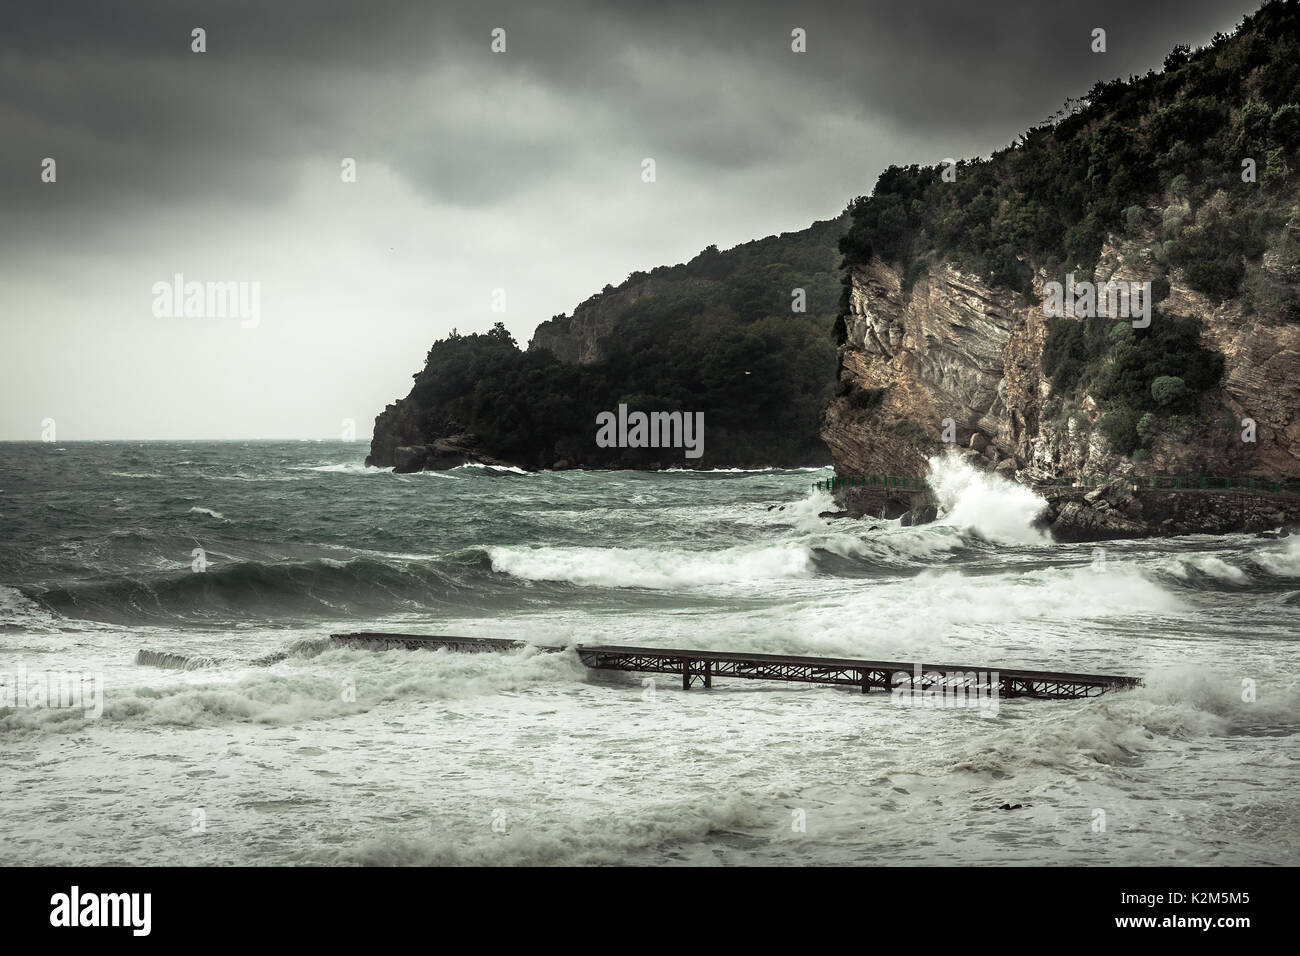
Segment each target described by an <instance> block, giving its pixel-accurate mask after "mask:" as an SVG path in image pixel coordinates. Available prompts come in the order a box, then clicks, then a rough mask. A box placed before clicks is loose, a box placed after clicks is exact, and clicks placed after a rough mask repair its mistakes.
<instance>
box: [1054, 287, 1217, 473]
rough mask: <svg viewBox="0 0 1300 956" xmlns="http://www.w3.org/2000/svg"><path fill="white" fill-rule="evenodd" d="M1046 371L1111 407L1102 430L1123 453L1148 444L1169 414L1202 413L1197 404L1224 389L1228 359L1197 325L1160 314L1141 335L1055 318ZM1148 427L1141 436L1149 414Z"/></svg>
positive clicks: (1057, 384) (1059, 386) (1097, 322)
mask: <svg viewBox="0 0 1300 956" xmlns="http://www.w3.org/2000/svg"><path fill="white" fill-rule="evenodd" d="M1043 371H1045V372H1046V373H1047V374H1048V375H1050V376H1051V377H1052V382H1053V384H1054V388H1055V391H1056V392H1057V393H1058V394H1064V395H1066V396H1069V395H1071V394H1072V393H1077V392H1078V391H1079V388H1078V386H1079V385H1080V384H1081V383H1086V384H1087V391H1088V394H1090V395H1091V396H1092V397H1093V399H1095V400H1096V401H1097V402H1098V403H1100V405H1101V406H1102V407H1103V408H1105V409H1106V412H1105V414H1104V415H1103V416H1102V418H1101V420H1100V422H1099V427H1100V428H1101V430H1102V432H1103V433H1104V434H1105V435H1106V437H1107V438H1108V439H1110V442H1111V446H1112V447H1113V448H1114V449H1115V450H1116V451H1117V452H1120V453H1121V454H1125V455H1130V454H1132V453H1133V452H1135V451H1137V450H1138V449H1139V448H1142V447H1145V446H1146V445H1148V444H1149V443H1150V441H1151V439H1152V438H1154V437H1155V435H1156V434H1157V433H1158V430H1159V427H1160V421H1161V419H1160V415H1161V414H1162V413H1170V414H1178V413H1185V412H1190V411H1193V410H1194V409H1195V399H1196V398H1197V397H1198V396H1199V395H1201V394H1202V393H1204V392H1206V391H1208V390H1209V389H1211V388H1213V387H1214V386H1215V385H1217V384H1218V382H1219V378H1220V376H1221V375H1222V374H1223V356H1222V355H1220V354H1219V353H1217V352H1214V351H1211V350H1210V349H1207V348H1205V347H1204V346H1203V345H1201V344H1200V330H1199V328H1198V327H1197V324H1196V322H1194V321H1192V320H1191V319H1182V318H1178V317H1176V316H1172V315H1162V314H1160V312H1159V311H1157V312H1156V314H1154V315H1153V316H1152V319H1151V325H1150V326H1149V327H1148V328H1145V329H1135V328H1133V327H1132V326H1131V325H1129V324H1127V323H1121V322H1116V321H1115V320H1114V319H1109V318H1094V319H1080V320H1074V319H1051V320H1049V322H1048V325H1047V342H1046V344H1045V345H1044V347H1043ZM1147 415H1150V416H1151V417H1150V418H1148V419H1147V424H1146V427H1145V428H1144V429H1143V430H1142V431H1144V432H1145V433H1146V434H1142V433H1141V432H1140V431H1139V428H1138V425H1139V423H1140V422H1141V421H1142V419H1143V417H1144V416H1147Z"/></svg>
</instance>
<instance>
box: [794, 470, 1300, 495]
mask: <svg viewBox="0 0 1300 956" xmlns="http://www.w3.org/2000/svg"><path fill="white" fill-rule="evenodd" d="M1116 477H1122V476H1116V475H1079V476H1078V477H1076V478H1073V479H1071V478H1058V479H1057V480H1056V481H1055V482H1045V483H1040V485H1039V487H1043V486H1050V485H1057V486H1062V487H1075V488H1100V487H1101V486H1102V485H1105V484H1109V483H1110V482H1111V481H1113V480H1114V479H1115V478H1116ZM1124 480H1125V481H1130V482H1132V483H1133V485H1135V486H1136V487H1138V488H1156V489H1163V490H1167V491H1247V492H1250V491H1253V492H1259V493H1263V494H1273V495H1300V482H1294V481H1293V482H1286V481H1266V480H1265V479H1263V478H1220V477H1215V476H1211V475H1196V476H1188V475H1142V476H1132V475H1130V476H1127V477H1125V478H1124ZM813 487H814V488H817V489H819V490H821V491H835V490H837V489H839V488H881V489H885V488H890V489H898V490H900V491H925V490H926V489H927V488H929V487H930V483H929V481H928V480H927V479H925V478H923V477H918V476H914V475H835V476H834V477H833V478H823V479H822V480H821V481H818V482H816V483H815V484H814V485H813Z"/></svg>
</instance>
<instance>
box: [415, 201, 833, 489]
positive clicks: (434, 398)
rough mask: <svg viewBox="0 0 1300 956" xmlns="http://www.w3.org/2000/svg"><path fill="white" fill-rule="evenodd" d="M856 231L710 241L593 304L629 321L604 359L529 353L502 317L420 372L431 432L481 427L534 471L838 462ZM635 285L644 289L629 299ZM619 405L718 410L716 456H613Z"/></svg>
mask: <svg viewBox="0 0 1300 956" xmlns="http://www.w3.org/2000/svg"><path fill="white" fill-rule="evenodd" d="M845 225H846V221H845V219H844V218H840V219H838V220H830V221H826V222H820V223H816V224H814V225H813V226H812V227H810V228H809V229H805V230H802V231H800V232H795V233H785V234H783V235H781V236H771V237H768V238H767V239H760V240H755V241H753V242H748V243H745V244H743V245H740V246H737V247H735V248H734V249H731V250H728V251H726V252H720V251H718V249H717V248H716V247H714V246H710V247H709V248H708V249H705V250H704V251H703V252H701V253H700V254H699V255H698V256H696V257H695V258H694V259H692V260H691V261H690V262H687V263H684V264H681V265H676V266H661V267H659V268H656V269H654V270H652V271H651V272H649V273H645V272H635V273H633V274H632V275H630V276H629V277H628V279H627V281H626V282H624V283H623V284H622V285H620V286H619V287H617V288H614V287H612V286H606V288H605V289H604V290H603V291H602V292H600V293H597V294H596V295H595V296H592V297H591V298H590V299H588V300H587V301H586V302H584V303H582V305H580V306H579V309H582V308H593V307H598V306H604V307H609V308H612V309H615V310H616V311H617V321H616V323H615V330H614V333H613V334H612V335H611V336H610V338H609V340H608V341H605V342H603V343H602V346H601V353H602V360H601V361H599V362H596V363H593V364H588V365H571V364H565V363H563V362H561V361H559V360H558V359H556V358H555V357H554V356H553V355H551V353H550V352H548V351H545V350H542V349H537V350H530V351H521V350H519V348H518V347H517V346H516V344H515V342H514V340H513V339H512V338H511V336H510V334H509V333H508V332H507V331H506V329H505V328H504V327H503V326H501V325H500V324H499V323H498V325H497V327H496V328H495V329H493V330H492V331H490V332H488V333H485V334H479V335H458V334H455V333H453V335H452V336H451V337H449V338H447V339H444V340H441V341H439V342H437V343H435V344H434V346H433V348H432V349H430V351H429V355H428V360H427V364H426V366H425V368H424V370H423V371H422V372H420V373H419V374H418V375H417V376H416V384H415V388H414V389H413V390H412V393H411V397H410V399H409V401H412V402H414V403H415V404H416V406H417V407H418V408H419V409H421V410H422V414H423V416H424V420H423V422H422V428H421V430H422V432H423V434H424V435H425V436H429V437H433V436H439V435H445V434H448V433H450V432H453V431H460V430H463V431H467V432H469V433H471V434H472V435H474V436H475V437H476V438H477V439H478V441H479V442H480V444H481V445H482V446H483V447H484V448H485V449H486V450H488V451H489V452H490V453H492V454H493V455H495V456H496V457H499V458H504V459H507V460H511V461H517V462H519V463H521V464H524V465H527V466H540V467H545V466H549V465H552V464H554V463H555V462H556V461H558V460H561V459H564V460H567V461H569V462H570V463H572V464H584V465H601V464H613V463H620V464H624V465H628V464H631V465H636V464H648V463H651V462H656V461H657V462H660V463H662V464H664V465H669V464H672V465H677V466H680V465H683V464H686V465H690V464H697V465H702V466H704V467H718V466H720V465H738V464H811V463H820V462H824V461H826V460H828V458H829V455H828V452H827V450H826V447H825V445H824V444H822V442H821V441H820V439H819V438H818V416H819V413H820V410H821V406H822V405H823V404H824V402H825V400H826V398H827V396H828V393H829V389H830V388H832V387H833V385H834V380H835V353H834V346H833V344H832V342H831V341H830V340H829V338H828V336H827V334H826V330H827V329H828V328H829V327H830V325H831V324H832V321H833V317H834V314H835V311H836V308H837V305H836V303H837V297H838V291H839V289H838V280H837V277H836V272H835V270H836V266H837V258H838V257H837V255H836V248H835V247H836V242H837V241H838V239H839V236H840V235H841V234H842V233H843V230H844V228H845ZM794 289H803V290H804V291H805V294H806V311H804V312H794V311H792V301H793V300H792V290H794ZM627 291H632V292H635V293H637V294H635V295H620V294H621V293H624V292H627ZM557 318H558V320H559V321H566V320H565V317H557ZM619 403H626V404H627V405H628V406H629V408H631V409H634V410H641V411H647V412H648V411H674V410H681V411H687V412H703V413H704V416H705V442H704V452H705V453H704V457H703V458H702V459H700V460H699V461H684V460H682V453H681V452H680V451H677V450H662V449H643V450H636V451H634V450H624V449H599V448H597V447H596V445H595V432H596V425H595V417H596V414H597V413H598V412H601V411H606V410H609V411H613V410H614V409H616V408H617V406H618V404H619Z"/></svg>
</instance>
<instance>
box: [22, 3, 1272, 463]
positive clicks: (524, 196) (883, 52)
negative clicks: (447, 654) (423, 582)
mask: <svg viewBox="0 0 1300 956" xmlns="http://www.w3.org/2000/svg"><path fill="white" fill-rule="evenodd" d="M1257 5H1258V4H1257V2H1255V0H1251V2H1244V0H1242V2H1238V0H1181V2H1165V3H1143V2H1140V0H1103V2H1093V3H1061V2H1052V0H998V2H994V0H980V2H972V0H950V2H940V0H906V2H901V0H900V2H896V3H880V2H872V0H859V2H853V3H818V2H813V3H809V2H797V3H796V2H791V3H776V2H753V0H728V2H707V0H700V2H680V3H679V2H667V3H654V2H644V3H636V4H633V3H622V4H613V3H596V2H559V3H556V2H547V0H515V2H511V3H492V2H482V0H475V2H462V3H454V4H453V3H445V2H439V0H422V2H415V0H411V2H406V3H395V2H383V0H366V2H355V0H353V2H346V3H343V2H333V0H276V2H274V3H270V2H258V3H254V2H239V0H217V2H187V0H159V2H129V0H116V2H112V3H106V2H102V0H93V2H78V3H68V2H60V0H10V2H7V3H6V4H5V5H4V7H3V10H2V11H0V221H3V224H4V228H3V229H2V230H0V244H3V248H2V250H0V336H2V342H3V348H0V398H2V402H0V439H18V440H38V439H40V438H41V437H42V431H43V426H42V422H43V421H45V420H47V419H53V420H54V422H55V425H56V429H57V438H58V440H60V441H75V440H78V439H111V438H141V439H149V438H214V439H216V438H325V439H337V438H339V437H340V435H341V431H342V427H343V422H344V420H347V419H351V420H353V421H355V423H356V437H357V440H358V442H359V443H360V444H361V445H364V444H365V443H366V442H368V440H369V436H370V429H371V425H372V423H373V419H374V416H375V415H376V414H377V413H378V412H379V411H380V410H382V408H383V407H384V405H385V404H386V403H388V402H391V401H393V400H395V399H396V398H398V397H399V396H402V395H405V394H406V392H407V391H408V389H409V387H410V384H411V382H410V376H411V374H412V373H414V372H415V371H417V370H418V369H419V367H420V366H421V365H422V364H423V358H424V355H425V353H426V351H427V350H428V348H429V346H430V345H431V344H432V343H433V341H434V340H435V339H437V338H439V337H441V336H443V335H445V334H446V333H447V332H448V331H449V330H450V329H451V328H453V327H456V328H458V329H460V330H461V331H462V332H473V331H483V330H485V329H487V328H489V327H490V326H491V324H492V323H493V322H494V321H497V320H501V321H504V322H505V324H506V325H507V327H508V328H509V329H510V330H511V331H512V332H513V333H514V335H515V337H516V338H517V339H518V340H519V342H520V344H521V345H523V344H525V343H526V342H527V340H528V339H529V337H530V336H531V334H532V330H533V328H534V327H535V326H536V325H537V323H538V322H541V321H543V320H545V319H547V318H549V317H550V316H552V315H555V314H558V313H562V312H570V311H571V310H572V308H573V306H574V305H576V304H577V303H578V302H580V301H582V300H583V299H585V298H587V297H588V296H589V295H591V294H592V293H593V292H596V291H597V290H599V289H600V288H601V287H602V286H604V285H605V284H606V283H613V284H618V283H619V282H620V281H622V280H623V279H624V278H626V276H627V275H628V273H629V272H631V271H633V270H636V269H649V268H652V267H653V266H656V265H661V264H672V263H676V262H681V261H685V260H686V259H689V258H691V257H692V256H693V255H694V254H695V253H696V252H698V251H699V250H700V249H701V248H703V247H704V246H706V245H708V244H709V243H716V244H717V245H718V246H719V248H724V249H725V248H727V247H729V246H732V245H735V244H736V243H739V242H744V241H746V240H749V239H753V238H758V237H761V236H766V235H771V234H773V233H779V232H784V231H788V230H795V229H801V228H803V227H805V226H807V225H808V224H809V223H811V222H812V221H814V220H817V219H826V218H830V217H833V216H835V215H836V214H838V213H839V212H840V211H841V210H842V209H843V208H844V206H845V204H846V203H847V202H848V200H849V199H850V198H852V197H853V196H855V195H860V194H864V193H868V192H870V190H871V187H872V186H873V184H874V183H875V180H876V177H877V175H878V174H879V172H880V171H881V170H882V169H883V168H884V167H885V166H887V165H889V164H890V163H913V162H915V163H922V164H928V163H934V162H938V161H940V160H942V159H943V158H944V157H946V156H953V157H969V156H975V155H986V154H987V153H988V152H990V151H991V150H993V149H997V148H999V147H1002V146H1004V145H1006V144H1008V143H1009V142H1011V141H1012V140H1013V139H1014V138H1015V136H1016V134H1018V133H1019V132H1021V131H1022V130H1024V129H1025V128H1027V127H1028V126H1030V125H1032V124H1034V123H1037V122H1039V121H1041V120H1042V119H1044V118H1045V117H1047V116H1048V115H1050V114H1051V113H1052V112H1054V111H1055V110H1056V109H1057V108H1058V107H1060V106H1061V104H1062V102H1063V101H1064V100H1065V99H1066V98H1067V97H1069V96H1078V95H1082V94H1083V93H1085V92H1086V91H1087V89H1088V88H1089V87H1090V86H1091V85H1092V84H1093V83H1094V82H1095V81H1096V80H1098V79H1112V78H1114V77H1117V76H1125V77H1126V76H1128V75H1129V74H1130V73H1142V72H1145V71H1146V70H1147V69H1150V68H1153V67H1154V68H1157V69H1158V68H1159V66H1160V62H1161V60H1162V59H1163V58H1164V55H1165V53H1166V52H1168V50H1169V49H1170V48H1171V47H1172V46H1174V45H1175V44H1177V43H1189V44H1192V45H1198V44H1202V43H1204V42H1206V41H1207V40H1208V39H1209V38H1210V36H1211V35H1212V34H1213V33H1214V32H1215V31H1217V30H1222V31H1224V32H1229V31H1230V30H1231V29H1232V28H1233V27H1234V26H1235V25H1236V23H1238V22H1239V20H1240V19H1241V16H1242V15H1243V14H1245V13H1248V12H1250V11H1251V10H1253V9H1254V8H1255V7H1256V6H1257ZM1096 27H1102V28H1104V29H1106V31H1107V51H1106V53H1104V54H1096V53H1093V52H1092V51H1091V50H1090V43H1091V32H1092V30H1093V29H1094V28H1096ZM195 28H202V29H203V30H204V31H205V32H206V52H203V53H196V52H193V51H192V44H193V40H192V31H193V30H194V29H195ZM497 28H500V29H503V30H504V31H505V47H506V49H505V52H502V53H494V52H493V51H492V49H491V44H492V31H493V30H494V29H497ZM795 28H802V29H804V30H805V31H806V35H807V52H806V53H795V52H792V50H791V31H792V30H793V29H795ZM47 157H48V158H52V159H54V160H55V164H56V165H55V175H56V179H55V181H54V182H43V181H42V170H43V162H44V160H45V159H46V158H47ZM345 158H350V159H354V160H355V161H356V181H355V182H351V183H345V182H343V177H342V175H341V171H342V162H343V160H344V159H345ZM645 158H653V159H654V160H655V164H656V181H655V182H653V183H646V182H643V181H642V175H641V173H642V161H643V159H645ZM178 273H179V274H182V275H183V276H184V277H185V281H187V282H189V281H200V282H249V283H252V282H256V283H258V284H259V286H258V288H259V291H260V303H259V304H260V310H259V316H258V320H257V322H256V324H255V325H253V324H252V323H251V322H248V321H243V322H241V321H240V320H239V319H238V318H216V317H194V316H191V317H186V316H184V315H180V316H159V315H156V314H155V310H154V308H153V306H154V304H155V301H154V300H155V295H154V291H153V287H154V285H155V283H158V282H167V283H171V282H172V281H173V276H174V275H176V274H178ZM496 289H502V290H504V292H505V299H504V301H505V312H504V313H497V312H494V311H493V309H492V305H493V290H496ZM498 301H500V300H499V299H498ZM363 450H364V449H363V448H362V447H359V449H358V453H359V454H360V453H361V452H362V451H363Z"/></svg>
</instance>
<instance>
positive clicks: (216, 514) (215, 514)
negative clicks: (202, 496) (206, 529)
mask: <svg viewBox="0 0 1300 956" xmlns="http://www.w3.org/2000/svg"><path fill="white" fill-rule="evenodd" d="M190 514H192V515H207V516H208V517H209V518H216V519H217V520H218V521H225V520H226V516H225V515H223V514H222V513H221V512H220V511H213V510H212V509H211V508H203V507H200V506H199V505H195V506H194V507H193V508H191V509H190Z"/></svg>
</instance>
